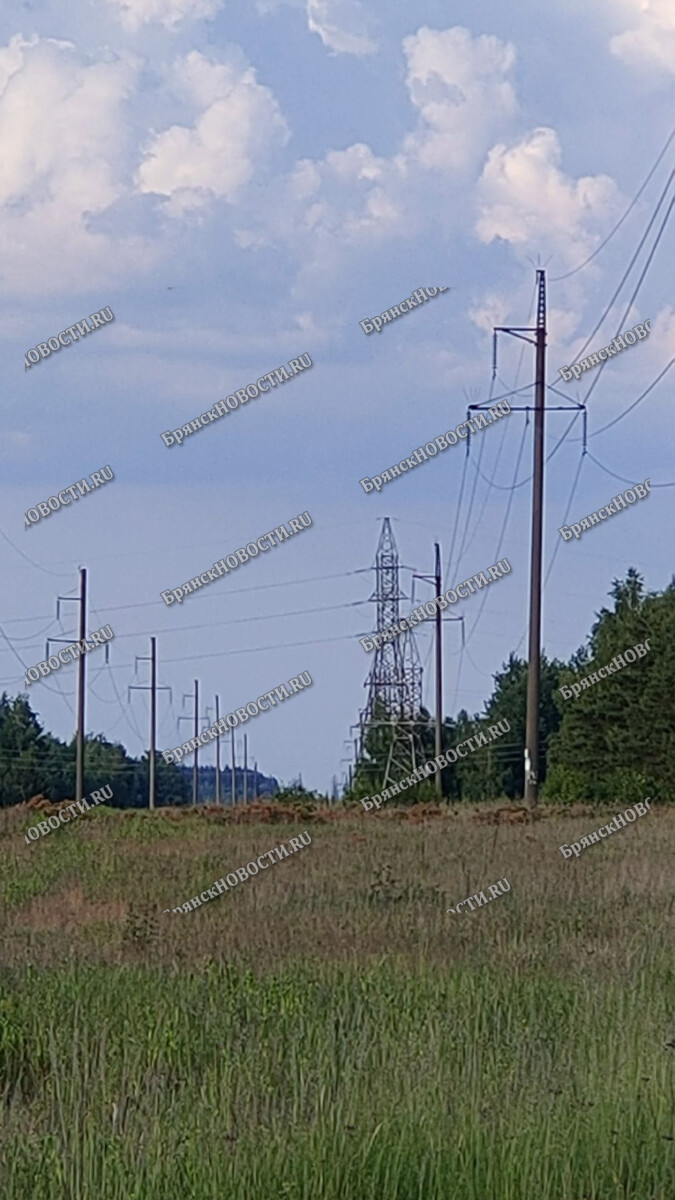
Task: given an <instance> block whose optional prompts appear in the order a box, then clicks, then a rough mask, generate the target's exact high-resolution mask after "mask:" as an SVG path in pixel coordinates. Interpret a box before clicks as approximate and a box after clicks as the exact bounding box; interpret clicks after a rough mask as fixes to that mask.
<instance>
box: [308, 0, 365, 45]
mask: <svg viewBox="0 0 675 1200" xmlns="http://www.w3.org/2000/svg"><path fill="white" fill-rule="evenodd" d="M307 20H308V23H309V28H310V31H311V32H312V33H318V35H319V37H320V38H321V41H322V42H323V44H324V46H327V47H328V49H329V50H334V51H335V53H336V54H358V55H363V54H373V53H374V51H375V50H377V43H376V42H374V41H373V40H372V38H370V37H368V35H367V21H366V14H365V11H364V9H363V8H362V7H361V5H360V4H359V3H357V0H307Z"/></svg>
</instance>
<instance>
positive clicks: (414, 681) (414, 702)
mask: <svg viewBox="0 0 675 1200" xmlns="http://www.w3.org/2000/svg"><path fill="white" fill-rule="evenodd" d="M370 599H371V600H372V601H374V602H375V604H376V605H377V626H376V628H377V632H378V633H381V632H382V630H383V629H385V628H386V627H387V626H388V625H393V624H396V623H398V620H399V601H400V600H407V599H408V597H407V596H406V595H405V594H404V593H403V592H402V591H401V588H400V584H399V561H398V550H397V548H396V541H395V539H394V534H393V532H392V528H391V523H390V520H389V517H385V518H384V521H383V523H382V532H381V534H380V541H379V544H378V547H377V554H376V556H375V591H374V592H373V595H372V596H371V597H370ZM365 686H366V687H367V689H368V698H367V700H366V706H365V708H364V709H363V711H362V712H361V713H359V752H358V757H359V760H360V762H361V764H362V765H364V761H366V760H367V751H366V747H365V738H366V732H367V731H369V730H372V729H380V728H381V729H382V731H383V734H384V736H383V738H382V744H383V745H386V747H387V762H386V767H385V774H384V781H383V783H382V787H386V786H387V785H388V784H389V783H390V782H397V781H398V780H400V779H404V778H405V777H406V776H407V775H410V773H411V772H412V771H414V770H415V768H416V767H417V766H419V765H420V764H421V763H422V762H424V751H423V747H422V739H421V736H420V732H419V717H420V710H421V708H422V665H421V663H420V658H419V654H418V652H417V644H416V642H415V636H414V634H413V633H412V631H411V630H407V631H406V632H405V633H402V634H401V635H400V636H399V637H397V638H394V639H393V640H392V641H390V642H383V643H382V645H381V646H379V647H378V648H377V649H376V651H375V657H374V659H373V665H372V667H371V669H370V672H369V674H368V678H367V680H366V683H365Z"/></svg>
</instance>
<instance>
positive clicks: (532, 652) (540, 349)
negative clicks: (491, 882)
mask: <svg viewBox="0 0 675 1200" xmlns="http://www.w3.org/2000/svg"><path fill="white" fill-rule="evenodd" d="M497 333H510V334H512V335H513V336H514V337H518V338H521V339H522V340H523V341H525V342H530V344H532V345H534V347H535V350H536V359H535V389H534V470H533V476H532V537H531V546H530V633H529V644H528V664H527V710H526V716H525V803H526V804H529V806H530V807H531V808H534V806H535V805H536V803H537V800H538V792H539V676H540V659H541V558H542V517H543V506H544V413H545V410H546V272H545V271H543V270H539V271H537V324H536V326H535V327H534V328H532V327H529V326H511V327H509V326H496V327H495V329H494V339H495V341H494V346H495V349H494V354H493V378H494V376H495V374H496V369H497V368H496V364H497V350H496V345H497ZM527 333H530V334H534V338H532V337H525V334H527ZM471 407H477V406H473V405H472V406H471ZM578 407H581V406H580V405H579V406H578ZM584 421H585V416H584ZM584 437H585V429H584Z"/></svg>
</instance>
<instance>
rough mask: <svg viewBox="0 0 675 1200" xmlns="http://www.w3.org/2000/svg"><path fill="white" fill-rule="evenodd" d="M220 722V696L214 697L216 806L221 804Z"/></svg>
mask: <svg viewBox="0 0 675 1200" xmlns="http://www.w3.org/2000/svg"><path fill="white" fill-rule="evenodd" d="M219 721H220V696H216V729H217V732H216V804H222V800H221V797H220V730H219V729H218V728H217V726H218V722H219Z"/></svg>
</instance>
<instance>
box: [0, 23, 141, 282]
mask: <svg viewBox="0 0 675 1200" xmlns="http://www.w3.org/2000/svg"><path fill="white" fill-rule="evenodd" d="M134 80H135V68H134V65H133V64H132V63H131V62H129V61H124V60H122V59H115V58H113V56H112V55H110V56H108V60H107V61H106V62H99V63H95V64H93V65H83V64H82V63H81V62H80V61H79V60H78V58H77V55H76V53H75V50H74V48H73V47H72V46H71V45H70V44H69V43H64V42H56V41H52V40H42V41H38V40H37V39H33V40H31V41H26V40H24V39H22V38H21V37H20V36H18V37H15V38H13V39H12V41H11V42H10V43H9V46H8V47H5V48H3V49H2V50H0V143H1V144H2V146H3V169H2V173H1V174H0V274H1V275H3V276H4V278H5V282H7V281H11V283H12V285H13V287H14V289H15V290H16V291H18V292H25V291H40V292H50V291H53V290H56V289H58V290H61V291H63V290H67V289H68V288H81V287H84V288H87V289H88V288H89V287H90V285H91V280H92V278H97V279H99V280H101V281H104V280H106V279H112V278H115V277H117V276H118V275H119V272H120V271H121V270H123V269H124V267H125V266H129V265H131V263H132V262H135V264H136V267H137V268H138V267H140V266H141V265H142V262H143V260H144V257H145V252H144V251H142V250H141V249H140V247H139V246H138V244H137V243H136V242H135V241H132V239H118V240H117V242H116V243H115V244H114V245H113V243H112V242H111V240H110V239H108V238H107V237H105V236H102V235H100V234H96V233H94V232H92V230H91V226H90V222H91V218H92V217H94V216H96V215H97V214H99V213H101V212H103V211H104V210H105V209H107V208H108V207H109V206H110V205H111V204H112V203H113V202H114V201H115V200H117V199H118V198H119V197H120V196H121V195H122V193H123V191H124V186H123V183H122V179H123V156H124V152H125V149H126V142H125V134H124V127H125V126H124V120H123V109H124V105H125V102H126V100H127V97H128V95H129V94H130V92H131V90H132V87H133V84H134Z"/></svg>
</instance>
